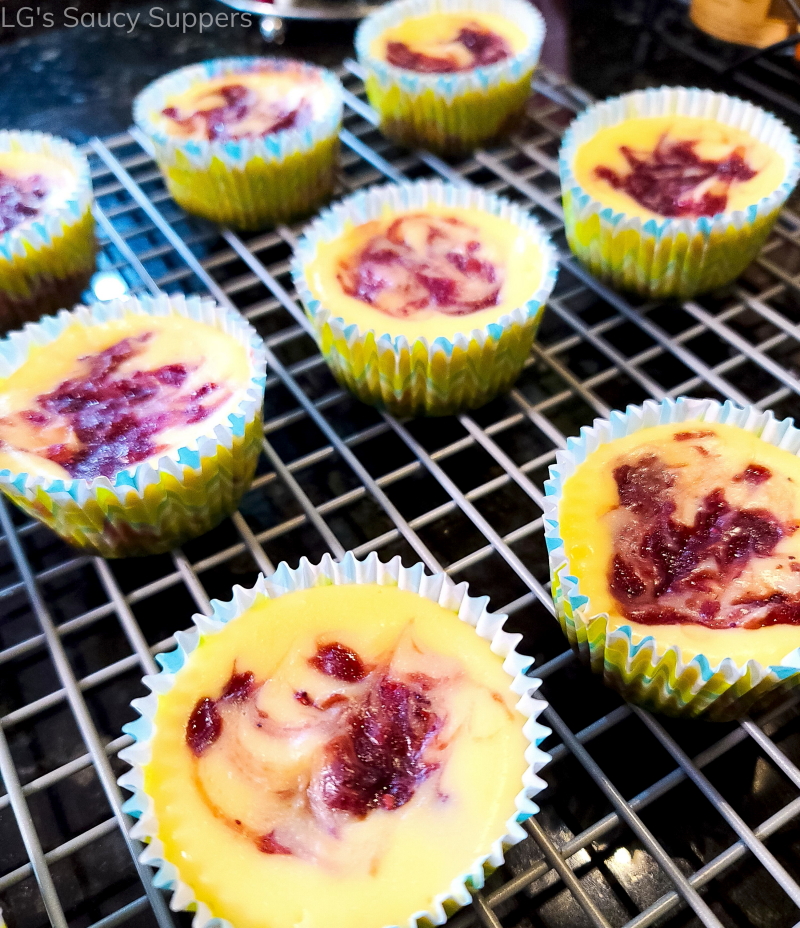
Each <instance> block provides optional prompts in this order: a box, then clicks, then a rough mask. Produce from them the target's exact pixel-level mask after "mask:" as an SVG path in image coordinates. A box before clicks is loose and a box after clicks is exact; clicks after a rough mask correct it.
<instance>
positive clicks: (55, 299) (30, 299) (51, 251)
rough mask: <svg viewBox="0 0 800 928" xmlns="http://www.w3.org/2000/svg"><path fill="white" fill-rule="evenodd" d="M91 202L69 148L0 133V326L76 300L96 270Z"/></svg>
mask: <svg viewBox="0 0 800 928" xmlns="http://www.w3.org/2000/svg"><path fill="white" fill-rule="evenodd" d="M91 203H92V192H91V181H90V179H89V166H88V164H87V162H86V159H85V158H84V157H83V156H82V155H80V154H79V152H78V151H77V149H76V148H75V147H74V146H72V145H70V144H69V143H68V142H65V141H63V140H61V139H57V138H55V137H53V136H49V135H45V134H43V133H36V132H0V331H6V330H8V329H11V328H16V327H18V326H20V325H22V324H23V323H24V322H27V321H30V320H35V319H38V318H39V317H40V316H42V315H45V314H47V313H51V312H55V311H56V310H57V309H60V308H62V307H69V306H72V304H73V303H75V302H77V301H78V299H79V298H80V295H81V293H82V292H83V291H84V290H85V289H86V287H87V286H88V284H89V280H90V278H91V276H92V274H93V273H94V267H95V252H96V243H95V238H94V221H93V219H92V215H91Z"/></svg>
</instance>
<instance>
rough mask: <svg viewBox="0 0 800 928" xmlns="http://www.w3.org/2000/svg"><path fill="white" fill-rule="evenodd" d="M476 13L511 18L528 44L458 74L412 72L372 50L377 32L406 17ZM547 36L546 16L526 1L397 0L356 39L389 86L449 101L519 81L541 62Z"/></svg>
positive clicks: (363, 58) (362, 56) (361, 55)
mask: <svg viewBox="0 0 800 928" xmlns="http://www.w3.org/2000/svg"><path fill="white" fill-rule="evenodd" d="M472 11H477V12H482V13H496V14H498V15H500V16H503V17H505V18H506V19H509V20H511V22H513V23H514V24H515V25H517V26H518V27H519V28H520V29H522V31H523V32H525V33H526V35H527V38H528V42H527V44H526V45H525V47H524V48H523V49H520V51H518V52H517V53H516V54H514V55H512V56H511V57H510V58H507V59H506V60H505V61H499V62H497V63H496V64H491V65H484V66H483V67H479V68H473V69H472V70H470V71H462V72H456V73H453V74H421V73H419V72H417V71H409V70H407V69H405V68H398V67H395V66H394V65H392V64H389V63H388V62H387V61H383V60H381V59H380V58H376V57H375V56H374V55H372V53H371V52H370V46H371V45H372V43H373V42H374V41H375V39H377V38H378V36H380V35H381V34H382V33H383V32H385V31H386V30H387V29H391V28H393V27H394V26H397V25H399V24H400V23H401V22H403V21H404V20H406V19H411V18H414V17H417V16H426V15H429V14H431V13H462V12H466V13H469V12H472ZM544 36H545V22H544V17H543V16H542V14H541V13H540V12H539V10H538V9H536V7H535V6H534V5H533V4H532V3H528V2H526V0H393V2H392V3H387V4H385V5H384V6H382V7H381V8H380V9H379V10H376V11H375V12H374V13H371V14H370V15H369V16H367V17H366V19H364V20H363V21H362V22H361V24H360V25H359V27H358V29H357V31H356V35H355V39H354V43H355V47H356V56H357V58H358V60H359V62H360V63H361V65H363V67H365V68H366V69H367V70H368V71H369V72H370V73H371V74H373V75H374V76H375V77H377V78H378V80H379V81H380V82H381V84H383V85H384V86H386V87H390V86H394V85H397V86H399V87H400V88H401V89H402V90H403V92H404V93H407V94H415V95H416V94H418V95H422V94H424V93H425V92H427V91H433V92H434V93H436V94H438V95H439V96H442V97H444V98H446V99H447V100H453V99H455V98H456V97H459V96H462V95H463V94H467V93H470V92H471V91H478V92H487V91H489V90H491V89H492V88H493V87H496V86H497V85H498V84H502V83H506V82H513V81H517V80H519V79H520V78H521V77H522V76H523V75H524V74H525V73H527V72H528V71H532V70H533V69H534V68H535V67H536V65H537V64H538V62H539V55H540V53H541V50H542V43H543V42H544Z"/></svg>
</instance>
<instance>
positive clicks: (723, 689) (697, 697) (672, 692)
mask: <svg viewBox="0 0 800 928" xmlns="http://www.w3.org/2000/svg"><path fill="white" fill-rule="evenodd" d="M695 421H700V422H717V423H722V424H727V425H733V426H737V427H738V428H741V429H745V430H746V431H748V432H752V433H753V434H754V435H758V436H759V438H761V439H762V440H763V441H766V442H769V444H771V445H775V446H776V447H778V448H783V449H784V450H786V451H789V452H790V453H791V454H795V455H798V454H800V429H797V428H795V426H794V421H793V420H792V419H783V420H778V419H776V418H775V416H774V415H773V414H772V413H771V412H769V411H767V412H763V411H761V410H759V409H756V408H755V407H754V406H747V407H741V406H737V405H736V404H734V403H732V402H730V401H728V402H726V403H724V404H720V403H718V402H717V401H716V400H710V399H702V400H701V399H689V398H686V397H681V398H680V399H677V400H671V399H666V400H663V401H662V402H660V403H658V402H655V401H654V400H648V401H647V402H645V403H644V404H643V405H642V406H628V408H627V410H626V411H625V412H619V411H614V412H612V413H611V414H610V416H609V418H608V419H595V421H594V424H593V425H592V426H590V427H585V428H582V429H581V432H580V435H579V436H578V437H577V438H570V439H569V440H568V442H567V447H566V450H563V451H557V452H556V463H555V465H552V466H551V467H550V479H549V480H547V481H546V482H545V506H544V534H545V542H546V544H547V552H548V557H549V561H550V576H551V579H552V593H553V600H554V602H555V606H556V616H557V618H558V621H559V623H560V624H561V627H562V629H563V631H564V633H565V634H566V636H567V638H568V639H569V643H570V645H571V646H572V648H573V650H574V651H575V652H576V653H577V654H578V656H579V657H580V658H581V660H582V661H583V662H584V663H585V664H588V665H589V666H590V667H591V669H592V670H593V671H594V672H595V673H598V674H602V675H603V677H604V680H605V682H606V683H607V684H608V685H610V686H612V687H613V688H614V689H616V690H618V691H619V692H620V693H621V694H622V696H623V697H624V698H625V699H627V700H628V701H629V702H633V703H636V704H638V705H641V706H644V707H645V708H647V709H650V710H652V711H655V712H662V713H664V714H666V715H673V716H682V717H686V718H696V717H698V716H702V717H703V718H708V719H711V720H714V721H727V720H730V719H734V718H739V717H740V716H742V715H743V714H745V713H746V712H749V711H750V710H751V709H752V708H754V707H759V708H761V707H763V706H764V705H765V704H767V703H769V702H772V701H774V700H777V699H778V698H780V697H781V696H782V695H784V694H785V693H787V692H789V691H790V690H793V689H796V688H797V687H800V647H798V648H795V649H794V650H793V651H791V652H790V653H789V654H787V655H786V657H785V658H784V659H783V660H782V661H781V663H780V664H774V665H766V666H765V665H763V664H760V663H759V662H758V661H756V660H749V661H747V662H746V663H745V664H742V665H738V664H736V663H735V662H734V661H733V660H732V659H730V658H726V659H725V660H723V661H720V662H719V663H718V664H715V665H714V664H711V663H710V661H709V660H708V659H707V658H706V657H705V656H704V655H703V654H695V653H690V652H687V651H685V650H683V649H681V648H679V647H677V646H675V645H668V644H666V643H665V642H664V641H663V640H661V641H659V640H658V639H656V638H655V637H654V636H653V635H642V634H641V633H639V632H638V631H634V630H633V629H632V628H631V626H629V625H621V626H619V627H617V628H613V629H609V627H608V621H609V617H608V614H607V613H599V614H594V613H592V610H591V608H590V603H589V600H588V597H587V596H585V595H584V594H583V593H582V592H581V589H580V577H576V576H574V575H573V574H572V572H571V568H570V564H569V560H568V558H567V555H566V552H565V550H564V541H563V539H562V538H561V534H560V528H559V505H560V502H561V495H562V492H563V488H564V483H565V482H566V481H567V479H568V478H569V477H570V476H571V475H572V474H573V473H574V472H575V471H576V470H577V468H578V467H579V466H580V465H581V464H582V463H583V462H584V461H585V460H586V458H587V457H588V456H589V455H590V454H591V453H592V452H593V451H595V450H596V449H597V448H599V447H600V446H601V445H604V444H607V443H608V442H610V441H614V440H615V439H618V438H623V437H625V436H626V435H632V434H634V433H635V432H638V431H640V430H641V429H645V428H651V427H652V426H656V425H665V424H669V423H674V422H695ZM659 634H660V637H661V638H662V639H663V638H667V637H668V636H669V632H668V631H664V632H660V633H659ZM753 634H754V635H757V634H758V631H757V630H754V631H753Z"/></svg>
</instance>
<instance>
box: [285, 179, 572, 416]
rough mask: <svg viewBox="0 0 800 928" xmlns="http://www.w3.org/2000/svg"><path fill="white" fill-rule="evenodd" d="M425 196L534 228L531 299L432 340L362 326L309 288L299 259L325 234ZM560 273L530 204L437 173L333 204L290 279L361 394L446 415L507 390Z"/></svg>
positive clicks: (399, 407)
mask: <svg viewBox="0 0 800 928" xmlns="http://www.w3.org/2000/svg"><path fill="white" fill-rule="evenodd" d="M429 204H436V205H444V206H452V207H458V208H468V209H479V210H484V211H485V212H488V213H491V214H492V215H495V216H502V217H503V218H504V219H507V220H509V221H510V222H512V223H514V224H515V225H516V226H518V227H519V228H520V230H521V231H523V232H524V233H525V234H527V235H529V236H532V237H533V238H534V240H535V241H536V242H537V244H538V245H539V247H540V249H541V253H542V276H541V283H540V284H539V286H538V288H537V289H536V291H535V292H534V293H532V294H531V296H530V299H528V300H527V301H526V302H525V303H524V304H523V305H522V306H519V307H517V308H515V309H514V310H513V311H511V312H510V313H507V314H505V315H502V316H500V317H499V318H498V319H497V321H496V322H491V323H489V324H488V325H485V326H483V327H482V328H475V329H472V330H471V331H464V332H463V333H460V334H457V335H455V336H454V337H452V338H445V337H440V338H436V339H434V340H433V341H432V342H429V341H428V340H427V339H425V338H419V339H416V340H413V341H409V340H408V338H406V336H404V335H392V334H391V332H390V331H386V332H381V331H380V329H367V330H362V329H361V328H359V326H358V325H356V324H355V323H348V322H347V320H345V319H342V318H341V317H339V316H335V315H333V313H332V312H331V311H330V310H328V309H327V308H326V307H325V306H323V305H322V304H321V303H320V301H319V300H318V299H317V298H316V297H315V296H314V295H313V294H312V292H311V290H310V288H309V286H308V282H307V280H306V277H305V268H306V266H307V265H308V264H309V262H310V261H312V260H313V259H314V257H315V256H316V254H317V247H318V245H319V244H320V243H321V242H329V241H331V240H333V239H335V238H338V237H339V236H340V235H342V234H343V233H344V232H345V231H346V229H348V228H350V227H351V226H352V225H362V224H363V223H366V222H370V221H371V220H373V219H378V218H380V217H382V216H385V215H386V213H387V210H391V211H393V212H394V211H402V210H424V209H425V207H426V206H428V205H429ZM556 274H557V266H556V253H555V249H554V248H553V246H552V245H551V244H550V240H549V238H548V237H547V235H546V233H545V232H544V231H543V229H542V227H541V226H540V225H539V223H538V222H537V221H536V220H535V219H534V218H533V217H532V216H531V215H530V214H529V213H527V212H525V210H523V209H521V208H520V207H519V206H517V205H516V204H513V203H511V202H510V201H508V200H505V199H503V198H501V197H496V196H494V195H493V194H490V193H486V192H485V191H483V190H480V189H479V188H477V187H472V186H469V185H467V184H459V185H455V184H447V183H443V182H442V181H438V180H434V181H417V182H415V183H407V184H386V185H384V186H380V187H370V188H368V189H366V190H362V191H359V192H358V193H356V194H354V195H353V196H350V197H347V198H346V199H344V200H342V201H341V202H339V203H336V204H335V205H334V206H332V207H330V208H329V209H326V210H324V211H323V212H322V213H321V214H320V215H319V216H318V217H317V218H316V219H315V220H314V221H313V222H312V223H311V225H309V226H308V227H307V228H306V230H305V231H304V233H303V236H302V237H301V238H300V240H299V241H298V243H297V246H296V250H295V255H294V259H293V261H292V276H293V278H294V283H295V287H296V288H297V292H298V295H299V296H300V299H301V300H302V302H303V305H304V306H305V310H306V315H307V316H308V318H309V319H310V320H311V324H312V326H313V329H314V333H315V337H316V339H317V343H318V344H319V348H320V351H321V352H322V354H323V357H324V358H325V360H326V361H327V363H328V366H329V367H330V368H331V371H332V372H333V374H334V376H335V377H336V379H337V380H338V381H339V383H340V384H342V385H343V386H345V387H347V389H349V390H350V391H352V392H353V393H354V394H355V395H356V396H357V397H358V398H359V399H360V400H363V402H365V403H370V404H371V405H374V406H380V407H382V408H385V409H387V410H389V411H390V412H392V413H393V414H395V415H398V416H413V415H429V416H442V415H451V414H452V413H454V412H456V411H458V410H459V409H474V408H476V407H478V406H482V405H484V404H485V403H488V402H489V401H490V400H491V399H493V398H494V397H495V396H496V395H497V394H499V393H502V392H503V391H505V390H508V389H509V388H510V387H511V385H512V384H513V382H514V381H515V380H516V378H517V377H518V376H519V373H520V371H521V370H522V366H523V364H524V363H525V360H526V359H527V357H528V355H529V354H530V349H531V344H532V343H533V339H534V336H535V335H536V330H537V329H538V327H539V323H540V321H541V318H542V315H543V314H544V308H545V301H546V300H547V298H548V296H549V295H550V292H551V291H552V289H553V286H554V285H555V281H556ZM378 316H379V314H378V313H376V318H377V317H378ZM467 318H468V317H467ZM386 324H387V325H391V320H389V319H387V323H386Z"/></svg>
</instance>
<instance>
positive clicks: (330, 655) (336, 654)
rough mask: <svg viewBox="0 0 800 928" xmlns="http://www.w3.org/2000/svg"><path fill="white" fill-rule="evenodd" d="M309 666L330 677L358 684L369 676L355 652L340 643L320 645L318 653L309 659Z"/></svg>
mask: <svg viewBox="0 0 800 928" xmlns="http://www.w3.org/2000/svg"><path fill="white" fill-rule="evenodd" d="M308 662H309V664H311V666H312V667H314V668H315V669H316V670H318V671H319V672H320V673H324V674H325V675H326V676H328V677H335V678H336V679H337V680H344V681H346V682H347V683H357V682H358V681H359V680H363V679H364V677H365V676H366V675H367V669H366V667H365V666H364V664H363V663H362V661H361V658H360V657H359V656H358V655H357V654H356V652H355V651H351V650H350V648H346V647H345V646H344V645H343V644H339V642H338V641H334V642H333V643H332V644H324V645H320V646H319V648H318V649H317V653H316V654H315V655H314V656H313V657H310V658H309V659H308Z"/></svg>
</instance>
